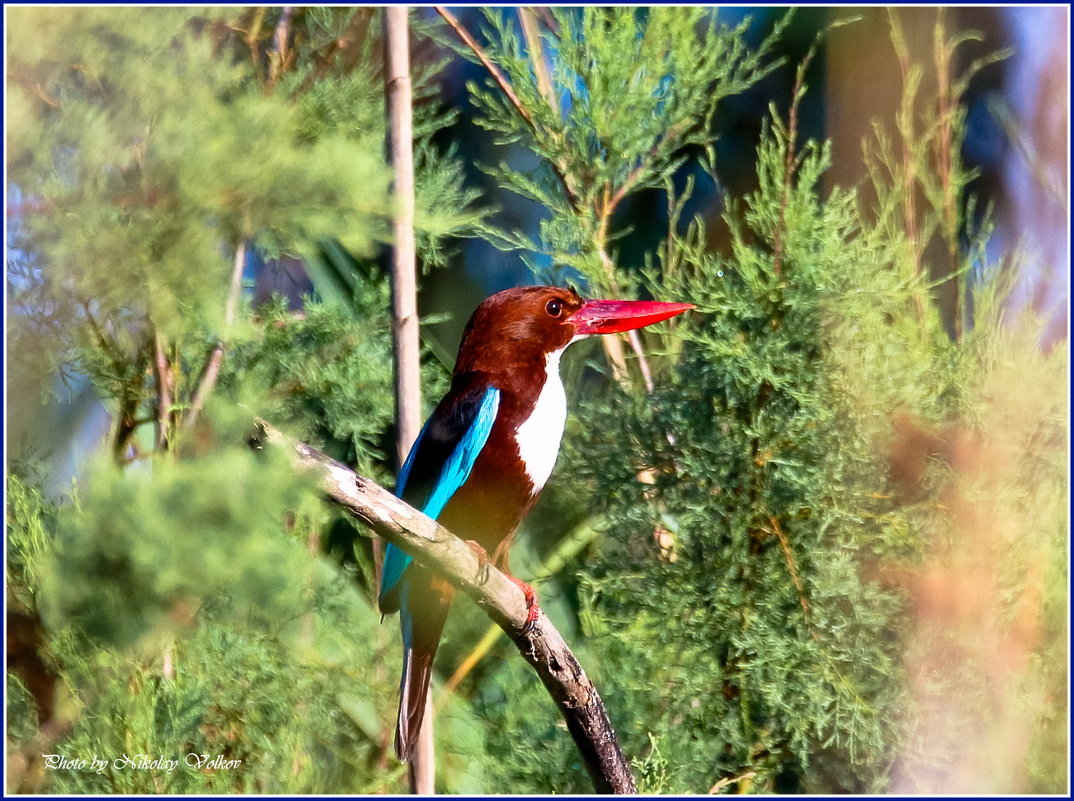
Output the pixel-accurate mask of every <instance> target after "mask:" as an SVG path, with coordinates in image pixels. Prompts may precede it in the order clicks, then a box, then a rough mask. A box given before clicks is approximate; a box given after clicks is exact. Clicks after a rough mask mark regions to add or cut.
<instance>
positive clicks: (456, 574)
mask: <svg viewBox="0 0 1074 801" xmlns="http://www.w3.org/2000/svg"><path fill="white" fill-rule="evenodd" d="M266 443H271V444H274V445H278V446H281V447H284V448H286V449H287V450H288V451H289V452H290V454H291V455H292V457H293V459H294V461H295V463H296V465H297V466H300V467H303V468H306V469H310V470H312V471H314V473H315V474H316V475H317V477H318V479H319V482H320V485H321V488H322V490H323V491H324V492H325V494H326V496H327V498H328V500H329V501H331V502H332V503H334V504H336V505H337V506H339V507H341V508H342V509H344V510H345V511H347V512H348V513H349V514H350V515H351V516H352V517H354V518H356V519H358V520H361V521H362V522H364V523H365V524H367V525H368V526H369V527H370V528H371V529H372V530H373V531H374V532H375V533H377V534H379V535H380V536H382V537H383V538H384V539H386V540H388V541H389V542H391V543H392V544H394V545H397V546H399V547H401V548H405V549H406V551H407V552H408V553H409V554H411V555H412V556H413V557H414V559H415V560H417V562H418V563H419V564H421V565H424V566H425V567H429V568H431V569H434V570H436V571H438V572H439V573H440V574H441V575H443V576H444V577H445V578H447V579H448V581H450V582H451V583H452V584H453V585H454V586H455V587H456V588H457V589H459V590H461V591H463V592H465V593H466V594H467V595H469V596H470V597H471V598H473V600H474V601H475V602H476V603H477V605H478V606H480V607H481V608H482V609H484V610H485V612H486V613H487V614H488V615H489V617H491V618H492V619H493V620H494V621H495V622H496V623H497V624H498V625H499V626H500V627H501V628H502V629H503V630H504V632H506V633H507V635H508V636H509V637H510V638H511V639H512V640H514V642H515V645H516V646H517V647H518V649H519V651H520V652H521V653H522V656H523V658H525V660H526V661H527V662H529V664H530V665H531V666H532V667H533V669H534V670H536V671H537V675H538V676H540V678H541V681H542V683H543V684H544V686H545V688H546V689H547V690H548V693H549V695H551V696H552V699H553V700H554V701H555V703H556V705H557V706H558V707H559V709H560V712H561V713H562V715H563V718H564V720H565V721H566V723H567V728H568V730H569V731H570V733H571V736H572V737H573V738H574V742H575V745H576V746H577V747H578V750H579V752H580V754H581V757H582V761H583V762H584V763H585V766H586V770H587V771H588V772H589V775H590V778H591V779H592V781H593V787H594V789H595V790H596V791H597V792H599V793H636V792H637V789H636V787H635V785H634V778H633V776H631V773H630V767H629V765H628V764H627V761H626V759H624V757H623V754H622V752H621V751H620V750H619V743H618V741H617V740H616V737H615V731H614V730H613V729H612V726H611V722H610V721H609V719H608V713H607V711H606V710H605V708H604V703H603V702H602V701H601V699H600V696H599V695H598V694H597V691H596V688H594V687H593V684H592V682H591V681H590V680H589V677H588V676H586V674H585V671H584V670H582V666H581V665H579V664H578V660H577V659H575V657H574V655H573V654H572V653H571V651H570V649H569V648H568V647H567V644H566V643H565V642H564V640H563V637H562V636H561V635H560V634H559V632H558V631H557V630H556V629H555V627H554V626H553V625H552V623H551V621H550V620H549V619H548V617H547V616H546V615H545V614H544V612H543V611H542V612H541V613H540V616H539V617H538V618H537V622H536V625H534V627H533V629H532V630H531V631H530V632H529V633H526V634H524V633H523V627H524V625H525V622H526V600H525V597H524V596H523V594H522V591H521V590H520V589H519V587H518V585H517V584H515V583H514V582H512V581H511V580H510V579H509V578H507V577H506V576H505V575H504V574H503V573H501V572H500V571H498V570H496V569H495V568H494V567H492V566H491V565H488V564H482V563H481V562H480V561H479V560H478V557H477V554H476V553H475V552H474V551H473V549H472V548H470V546H468V545H467V544H466V543H464V542H463V541H462V540H460V539H459V538H458V537H456V536H455V535H453V534H452V533H451V532H449V531H448V530H447V529H445V528H444V527H443V526H441V525H440V524H439V523H437V522H436V521H435V520H433V519H432V518H430V517H427V516H425V515H423V514H422V513H421V512H419V511H417V510H416V509H414V508H412V507H410V506H408V505H407V504H406V503H404V502H403V501H401V500H400V499H399V498H396V497H395V496H394V495H392V494H391V493H390V492H388V491H387V490H386V489H384V488H383V487H380V486H378V485H377V484H374V483H373V482H372V481H370V480H368V479H366V478H363V477H362V476H359V475H357V474H356V473H354V472H353V471H352V470H350V469H348V468H347V467H345V466H344V465H342V464H340V463H339V462H336V461H334V460H333V459H330V458H328V457H327V456H325V455H324V454H323V453H321V452H320V451H318V450H316V449H315V448H311V447H310V446H309V445H305V444H303V443H300V442H296V441H295V440H292V439H290V438H288V437H286V436H285V435H284V434H282V433H281V432H280V431H278V430H276V429H275V428H273V427H272V426H270V425H268V424H267V423H264V422H263V421H258V424H257V431H256V432H255V434H254V436H253V437H252V439H251V444H252V445H253V447H255V448H261V447H263V446H264V445H265V444H266Z"/></svg>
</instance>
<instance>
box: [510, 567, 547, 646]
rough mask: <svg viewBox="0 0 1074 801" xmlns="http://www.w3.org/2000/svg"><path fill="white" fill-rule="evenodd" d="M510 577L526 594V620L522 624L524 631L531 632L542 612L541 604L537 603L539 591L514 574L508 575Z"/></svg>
mask: <svg viewBox="0 0 1074 801" xmlns="http://www.w3.org/2000/svg"><path fill="white" fill-rule="evenodd" d="M508 578H509V579H511V581H513V582H515V584H517V585H518V586H519V588H520V589H521V590H522V594H523V595H525V596H526V622H525V623H524V624H523V626H522V633H523V634H529V633H530V632H531V631H533V627H534V625H536V623H537V618H538V617H539V616H540V614H541V606H540V604H538V603H537V593H536V591H535V590H534V589H533V587H531V586H530V585H529V584H527V583H526V582H524V581H523V580H522V579H517V578H515V577H514V576H508Z"/></svg>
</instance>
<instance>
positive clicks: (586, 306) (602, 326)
mask: <svg viewBox="0 0 1074 801" xmlns="http://www.w3.org/2000/svg"><path fill="white" fill-rule="evenodd" d="M692 308H694V304H692V303H660V302H658V301H655V300H587V301H584V302H583V303H582V308H580V309H579V310H578V311H576V312H575V313H574V315H573V316H572V317H571V322H572V323H574V327H575V330H576V331H577V333H578V334H615V333H618V332H619V331H630V330H631V329H633V328H644V327H645V326H647V325H652V324H653V323H659V322H660V321H661V320H666V319H668V318H669V317H674V316H675V315H676V314H682V313H683V312H684V311H688V310H689V309H692Z"/></svg>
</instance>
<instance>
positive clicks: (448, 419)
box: [379, 386, 500, 613]
mask: <svg viewBox="0 0 1074 801" xmlns="http://www.w3.org/2000/svg"><path fill="white" fill-rule="evenodd" d="M499 406H500V391H499V390H498V389H496V387H492V386H488V387H485V388H475V389H472V390H470V391H467V392H464V393H461V394H459V395H457V396H454V397H453V396H448V397H446V398H445V399H444V400H443V401H442V402H441V404H440V406H438V407H437V409H436V411H435V412H433V415H432V416H431V417H430V418H429V420H428V421H427V422H426V423H425V426H424V427H423V428H422V430H421V433H420V434H419V435H418V438H417V440H415V442H414V445H413V447H411V449H410V454H409V455H408V456H407V458H406V461H405V462H404V463H403V467H402V469H401V470H400V471H399V481H398V485H397V486H396V489H395V494H396V495H397V496H399V497H400V498H402V499H403V500H405V501H406V502H407V503H409V504H410V505H411V506H414V507H416V508H418V509H421V510H422V512H424V513H425V514H427V515H428V516H429V517H432V518H434V519H436V518H438V517H439V516H440V513H441V512H442V511H444V507H445V506H447V504H448V501H450V500H451V498H452V496H453V495H454V494H455V493H456V492H457V491H458V489H459V487H461V486H462V485H463V484H465V483H466V479H467V478H469V477H470V471H471V470H473V467H474V462H476V461H477V457H478V455H479V454H480V453H481V449H482V448H484V447H485V443H486V442H488V438H489V434H491V433H492V426H493V424H494V423H495V422H496V413H497V411H498V410H499ZM411 561H412V558H411V557H410V556H409V555H408V554H407V553H405V552H404V551H403V550H402V549H400V548H397V547H395V546H394V545H389V546H388V548H387V550H386V551H385V554H384V567H383V570H382V571H381V579H380V597H379V606H380V611H381V612H384V613H388V612H394V611H396V610H397V609H398V608H399V590H400V582H401V579H402V578H403V575H404V574H405V572H406V569H407V568H408V567H409V566H410V563H411Z"/></svg>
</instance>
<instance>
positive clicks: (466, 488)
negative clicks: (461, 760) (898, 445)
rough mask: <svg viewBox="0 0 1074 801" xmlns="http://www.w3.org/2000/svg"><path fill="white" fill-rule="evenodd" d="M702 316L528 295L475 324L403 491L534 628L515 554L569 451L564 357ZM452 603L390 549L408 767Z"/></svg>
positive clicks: (388, 599)
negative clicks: (593, 339) (672, 320)
mask: <svg viewBox="0 0 1074 801" xmlns="http://www.w3.org/2000/svg"><path fill="white" fill-rule="evenodd" d="M692 308H694V307H693V305H692V304H689V303H661V302H656V301H624V300H585V299H583V298H581V297H579V295H578V293H577V292H576V291H575V290H574V289H563V288H560V287H551V286H534V287H519V288H515V289H508V290H505V291H503V292H499V293H497V294H495V295H492V296H491V297H489V298H487V299H486V300H485V301H484V302H482V303H481V305H479V306H478V307H477V309H476V310H475V311H474V313H473V315H472V316H471V317H470V320H469V322H468V323H467V324H466V328H465V330H464V331H463V336H462V342H461V344H460V345H459V354H458V357H457V358H456V361H455V369H454V371H453V373H452V378H451V387H450V389H449V390H448V393H447V394H446V395H445V396H444V397H443V399H442V400H441V401H440V403H439V404H438V405H437V406H436V409H435V410H434V411H433V413H432V415H430V417H429V419H428V420H427V421H426V423H425V425H424V426H423V427H422V429H421V433H420V434H419V435H418V438H417V439H416V440H415V441H414V444H413V446H412V447H411V449H410V453H409V455H408V456H407V458H406V461H405V462H404V463H403V466H402V468H401V469H400V471H399V478H398V481H397V486H396V495H397V496H399V497H400V498H402V499H403V500H404V501H406V502H407V503H409V504H410V505H411V506H414V507H415V508H417V509H420V510H422V512H424V513H425V514H426V515H428V516H429V517H432V518H434V519H435V520H437V521H439V522H440V524H441V525H443V526H444V527H445V528H447V529H448V531H451V532H452V533H453V534H455V535H456V536H458V537H461V538H462V539H463V540H465V541H467V543H468V544H469V545H470V546H471V547H472V548H474V550H475V551H476V552H477V553H478V556H479V558H481V560H482V561H483V562H484V563H486V564H492V565H494V566H495V567H496V568H498V569H499V570H501V571H502V572H503V573H504V574H506V575H507V577H508V578H510V579H511V580H512V581H514V582H515V583H516V584H518V585H519V587H521V588H522V591H523V593H524V594H525V598H526V606H527V621H526V625H527V627H532V626H533V623H534V622H535V621H536V619H537V616H538V614H539V611H540V610H539V607H538V605H537V600H536V595H535V593H534V590H533V588H532V587H530V586H529V585H528V584H526V583H525V582H523V581H521V580H519V579H517V578H515V577H514V576H512V575H511V573H510V570H509V569H508V559H507V553H508V549H509V548H510V546H511V541H512V540H513V539H514V535H515V532H516V530H517V529H518V526H519V524H520V523H521V522H522V519H523V518H524V517H525V516H526V514H527V513H528V512H529V510H530V509H531V508H532V507H533V505H534V503H536V501H537V498H538V496H539V495H540V494H541V490H542V489H543V488H544V485H545V482H546V481H547V480H548V476H549V475H550V474H551V472H552V467H553V465H555V462H556V456H557V454H558V452H559V443H560V439H561V438H562V436H563V426H564V423H565V422H566V418H567V398H566V395H565V393H564V391H563V383H562V381H561V380H560V377H559V360H560V357H561V356H562V355H563V351H564V350H566V349H567V347H568V346H569V345H571V344H573V343H574V342H577V341H579V340H581V339H585V338H586V337H589V336H592V335H595V334H612V333H616V332H619V331H629V330H631V329H635V328H642V327H644V326H647V325H652V324H653V323H657V322H660V321H661V320H666V319H668V318H669V317H674V316H675V315H677V314H681V313H682V312H684V311H686V310H688V309H692ZM454 596H455V588H454V587H452V586H451V584H450V583H449V582H448V581H447V579H445V578H443V577H441V576H439V575H437V574H436V573H435V572H434V571H432V570H429V569H428V568H425V567H422V566H421V565H418V564H413V559H412V558H411V556H410V555H409V554H407V553H406V552H405V551H403V550H402V549H400V548H397V547H396V546H394V545H388V547H387V549H386V551H385V555H384V565H383V569H382V572H381V582H380V592H379V598H378V603H379V606H380V610H381V612H382V613H383V614H389V613H392V612H396V611H398V612H399V623H400V630H401V632H402V638H403V675H402V679H401V681H400V687H399V692H400V699H399V717H398V721H397V725H396V731H395V751H396V754H397V755H398V757H399V759H400V760H401V761H403V762H407V761H409V759H410V756H411V754H412V753H413V749H414V744H415V743H416V741H417V738H418V733H419V730H420V727H421V721H422V716H423V714H424V712H425V701H426V698H427V697H428V689H429V680H430V677H431V675H432V666H433V657H434V656H435V655H436V650H437V647H438V646H439V644H440V635H441V632H442V631H443V628H444V621H445V620H446V619H447V615H448V610H449V609H450V607H451V602H452V599H453V598H454Z"/></svg>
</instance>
